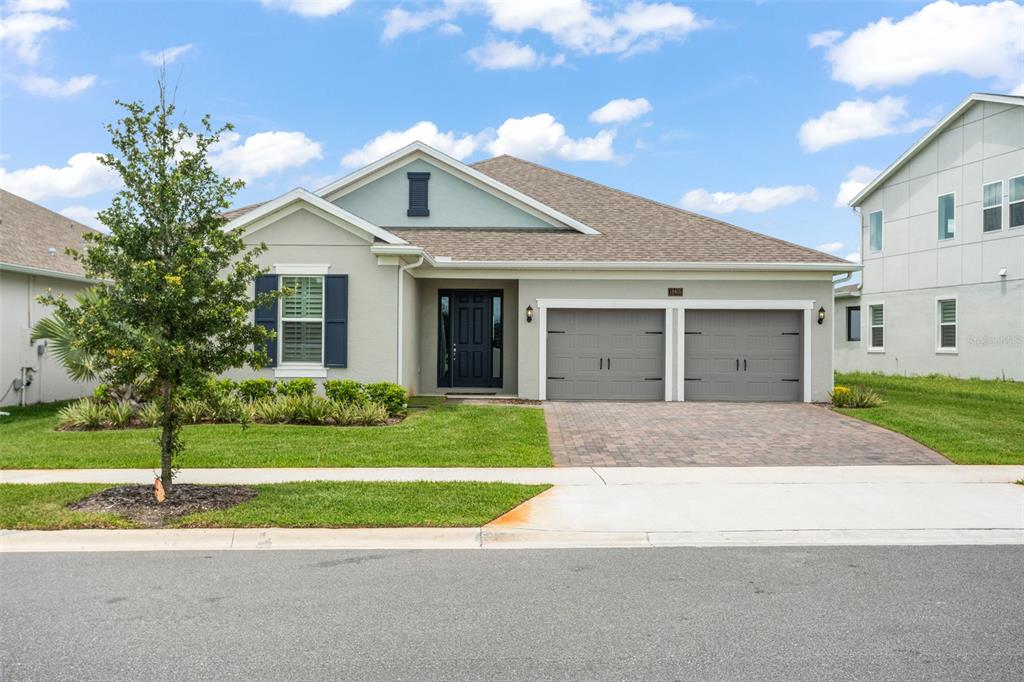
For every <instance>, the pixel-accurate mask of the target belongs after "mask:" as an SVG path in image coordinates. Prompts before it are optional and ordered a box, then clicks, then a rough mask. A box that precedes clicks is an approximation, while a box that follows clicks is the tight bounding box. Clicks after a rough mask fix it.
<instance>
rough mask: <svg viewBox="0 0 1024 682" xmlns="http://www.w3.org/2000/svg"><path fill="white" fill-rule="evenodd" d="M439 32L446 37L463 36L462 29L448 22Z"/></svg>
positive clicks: (442, 25) (439, 28)
mask: <svg viewBox="0 0 1024 682" xmlns="http://www.w3.org/2000/svg"><path fill="white" fill-rule="evenodd" d="M437 32H438V33H440V34H442V35H446V36H460V35H462V28H461V27H460V26H459V25H458V24H453V23H452V22H450V21H446V22H445V23H443V24H441V26H440V27H438V29H437Z"/></svg>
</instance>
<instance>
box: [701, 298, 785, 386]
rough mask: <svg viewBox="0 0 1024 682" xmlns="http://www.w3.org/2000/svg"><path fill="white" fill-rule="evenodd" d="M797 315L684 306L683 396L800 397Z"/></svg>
mask: <svg viewBox="0 0 1024 682" xmlns="http://www.w3.org/2000/svg"><path fill="white" fill-rule="evenodd" d="M802 335H803V313H802V312H801V311H799V310H687V311H686V328H685V351H684V364H683V378H684V386H685V391H686V393H685V398H686V400H802V399H803V371H802V370H803V361H802V357H803V354H802V345H801V341H802V338H801V337H802Z"/></svg>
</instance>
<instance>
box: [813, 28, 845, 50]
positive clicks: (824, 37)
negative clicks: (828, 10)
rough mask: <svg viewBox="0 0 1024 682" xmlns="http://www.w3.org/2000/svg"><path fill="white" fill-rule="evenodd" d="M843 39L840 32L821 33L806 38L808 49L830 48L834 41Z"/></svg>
mask: <svg viewBox="0 0 1024 682" xmlns="http://www.w3.org/2000/svg"><path fill="white" fill-rule="evenodd" d="M842 37H843V32H842V31H836V30H831V31H822V32H821V33H812V34H811V35H809V36H807V46H808V47H832V46H833V45H835V44H836V41H837V40H839V39H840V38H842Z"/></svg>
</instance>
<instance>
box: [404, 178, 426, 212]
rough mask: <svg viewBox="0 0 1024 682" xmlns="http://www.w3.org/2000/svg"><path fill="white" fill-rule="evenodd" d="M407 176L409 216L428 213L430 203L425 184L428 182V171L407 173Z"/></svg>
mask: <svg viewBox="0 0 1024 682" xmlns="http://www.w3.org/2000/svg"><path fill="white" fill-rule="evenodd" d="M407 175H408V178H409V210H408V211H406V212H405V213H406V215H409V216H428V215H430V205H429V203H428V197H427V185H428V183H429V182H430V173H408V174H407Z"/></svg>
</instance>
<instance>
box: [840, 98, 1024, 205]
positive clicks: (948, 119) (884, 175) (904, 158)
mask: <svg viewBox="0 0 1024 682" xmlns="http://www.w3.org/2000/svg"><path fill="white" fill-rule="evenodd" d="M977 102H994V103H996V104H1007V105H1010V106H1024V97H1019V96H1016V95H994V94H989V93H982V92H974V93H971V94H970V95H968V96H967V98H966V99H965V100H964V101H963V102H961V103H960V104H958V105H957V106H956V108H955V109H953V111H951V112H949V113H948V114H947V115H946V116H945V118H943V119H942V120H941V121H939V122H938V123H937V124H935V126H934V127H933V128H932V129H931V130H929V131H928V132H927V133H925V134H924V136H923V137H922V138H921V139H919V140H918V141H917V142H915V143H914V144H913V145H912V146H911V147H910V148H909V149H907V151H905V152H903V154H901V155H900V156H899V158H897V159H896V160H895V161H893V162H892V163H891V164H889V167H888V168H886V169H885V170H883V171H882V172H881V173H879V174H878V177H876V178H875V179H874V180H872V181H871V182H869V183H868V184H867V186H865V187H864V189H862V190H861V191H860V192H858V193H857V196H855V197H854V198H853V199H850V202H849V204H848V205H849V206H851V207H853V208H857V207H858V206H860V205H861V204H862V203H864V200H865V199H866V198H867V197H868V195H870V194H871V193H872V192H874V191H875V190H876V189H878V188H879V187H881V186H882V184H883V183H885V181H886V180H888V179H889V178H891V177H892V176H893V175H894V174H895V173H896V172H897V171H899V169H900V168H902V167H903V166H905V165H906V164H907V163H908V162H909V161H910V160H911V159H912V158H914V156H916V155H917V153H918V152H919V151H920V150H921V149H922V148H923V147H924V146H925V145H927V144H928V143H929V142H931V141H932V140H934V139H935V138H936V137H938V136H939V134H940V133H942V131H944V130H945V129H946V128H948V127H949V126H950V125H951V124H952V123H953V122H954V121H956V120H957V119H958V118H959V117H960V116H962V115H963V114H964V112H966V111H967V110H968V109H969V108H970V107H971V106H973V105H974V104H975V103H977Z"/></svg>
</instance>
